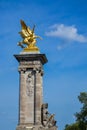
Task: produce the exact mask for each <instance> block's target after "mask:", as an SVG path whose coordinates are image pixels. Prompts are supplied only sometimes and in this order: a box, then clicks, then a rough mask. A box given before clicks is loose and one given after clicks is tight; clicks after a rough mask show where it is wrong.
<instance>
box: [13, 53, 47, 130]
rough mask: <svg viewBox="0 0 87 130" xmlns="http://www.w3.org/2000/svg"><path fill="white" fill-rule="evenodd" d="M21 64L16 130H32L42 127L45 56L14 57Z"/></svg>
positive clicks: (23, 55) (24, 55)
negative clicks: (38, 126) (37, 126)
mask: <svg viewBox="0 0 87 130" xmlns="http://www.w3.org/2000/svg"><path fill="white" fill-rule="evenodd" d="M14 56H15V58H16V59H17V60H18V62H19V68H18V71H19V76H20V81H19V82H20V85H19V86H20V89H19V121H18V126H17V129H16V130H30V129H31V128H32V127H34V126H35V125H41V105H42V104H43V86H42V77H43V65H44V64H45V63H46V62H47V58H46V56H45V54H19V55H14Z"/></svg>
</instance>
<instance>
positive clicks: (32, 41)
mask: <svg viewBox="0 0 87 130" xmlns="http://www.w3.org/2000/svg"><path fill="white" fill-rule="evenodd" d="M20 23H21V27H22V29H21V32H19V34H20V35H21V37H22V38H23V40H22V41H20V42H19V43H18V46H21V47H22V48H24V50H23V51H24V52H36V51H39V49H38V47H37V46H36V38H39V39H41V37H40V36H37V35H35V33H34V30H35V25H34V26H33V29H30V27H28V26H27V25H26V24H25V22H24V21H23V20H20Z"/></svg>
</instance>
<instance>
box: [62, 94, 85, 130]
mask: <svg viewBox="0 0 87 130" xmlns="http://www.w3.org/2000/svg"><path fill="white" fill-rule="evenodd" d="M78 99H79V101H80V102H81V103H82V105H83V106H82V108H81V111H80V112H76V114H75V117H76V123H74V124H71V125H66V126H65V129H64V130H87V92H82V93H80V95H79V96H78Z"/></svg>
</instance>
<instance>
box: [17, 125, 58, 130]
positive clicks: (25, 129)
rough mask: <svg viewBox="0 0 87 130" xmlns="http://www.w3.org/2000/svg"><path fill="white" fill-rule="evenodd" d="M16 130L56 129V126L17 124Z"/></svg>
mask: <svg viewBox="0 0 87 130" xmlns="http://www.w3.org/2000/svg"><path fill="white" fill-rule="evenodd" d="M16 130H57V126H53V127H50V128H47V127H43V126H41V125H34V126H21V125H20V126H17V128H16Z"/></svg>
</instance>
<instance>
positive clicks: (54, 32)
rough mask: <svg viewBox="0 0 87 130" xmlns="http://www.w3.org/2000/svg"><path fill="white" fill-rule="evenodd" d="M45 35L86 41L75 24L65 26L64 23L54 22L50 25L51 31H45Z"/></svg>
mask: <svg viewBox="0 0 87 130" xmlns="http://www.w3.org/2000/svg"><path fill="white" fill-rule="evenodd" d="M46 36H52V37H59V38H63V39H66V40H71V41H77V42H81V43H85V42H87V38H86V37H85V36H84V35H82V34H79V33H78V30H77V28H76V27H75V26H65V25H64V24H55V25H53V26H51V31H49V32H46Z"/></svg>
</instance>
